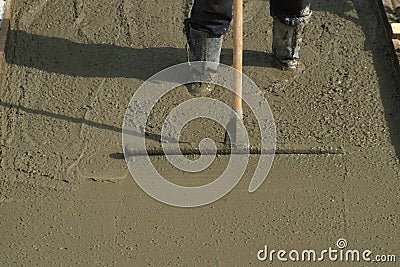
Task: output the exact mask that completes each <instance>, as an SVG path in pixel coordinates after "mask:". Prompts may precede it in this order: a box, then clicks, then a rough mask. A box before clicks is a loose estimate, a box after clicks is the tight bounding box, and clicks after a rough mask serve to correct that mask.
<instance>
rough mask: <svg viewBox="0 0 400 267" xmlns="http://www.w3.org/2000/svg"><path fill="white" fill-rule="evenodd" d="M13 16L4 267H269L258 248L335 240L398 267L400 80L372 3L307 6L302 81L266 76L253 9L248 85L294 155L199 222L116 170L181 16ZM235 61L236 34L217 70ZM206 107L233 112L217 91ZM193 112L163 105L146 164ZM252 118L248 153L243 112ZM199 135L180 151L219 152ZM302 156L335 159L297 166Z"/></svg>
mask: <svg viewBox="0 0 400 267" xmlns="http://www.w3.org/2000/svg"><path fill="white" fill-rule="evenodd" d="M16 6H17V9H16V15H15V27H14V29H13V30H12V31H11V35H10V43H9V46H8V58H7V61H8V63H9V66H8V69H7V76H6V84H5V86H4V88H2V89H1V91H0V93H1V102H0V110H1V113H0V120H1V123H2V124H1V151H0V156H1V157H0V158H1V162H0V167H1V168H0V174H1V177H2V178H1V179H0V209H1V214H2V215H1V216H0V227H1V230H0V232H1V233H2V241H1V245H0V246H1V252H0V255H1V256H0V264H1V265H4V266H21V265H25V266H32V265H42V266H53V265H62V266H75V265H88V266H92V265H93V266H96V265H98V266H113V265H114V266H145V265H150V266H199V265H200V266H248V265H253V266H266V265H267V263H268V262H259V261H258V260H257V256H256V254H257V251H258V250H259V249H262V248H263V246H264V245H266V244H267V245H269V246H271V247H273V248H275V249H280V248H282V249H299V250H300V249H316V250H319V249H321V250H322V249H325V248H327V247H329V246H333V247H334V245H335V242H336V241H337V240H338V239H339V238H345V239H346V240H347V241H348V242H349V247H350V248H354V249H371V250H372V251H373V252H374V253H375V254H385V253H386V254H396V255H398V256H399V258H398V261H400V251H398V247H399V240H400V238H399V237H400V235H399V231H398V224H399V215H398V214H399V201H400V194H399V180H398V178H399V167H398V157H399V149H400V137H399V136H400V135H399V126H398V125H399V122H400V112H399V95H398V92H399V91H398V89H399V88H398V78H397V76H396V72H395V68H394V65H393V54H392V53H391V50H390V49H391V47H390V43H389V41H388V40H387V39H386V38H385V32H384V26H383V21H382V20H381V18H380V16H379V12H378V7H377V5H376V3H375V2H374V1H373V0H369V1H361V0H358V1H344V0H340V1H328V0H324V1H315V3H313V10H314V16H313V18H312V21H311V23H310V24H309V25H308V27H307V29H306V33H305V36H304V46H303V48H302V51H301V52H302V54H301V56H302V61H303V62H304V64H305V65H306V70H305V72H304V73H302V74H301V75H296V77H294V75H293V74H288V73H285V72H281V71H278V70H275V69H273V68H271V64H270V63H271V62H270V51H271V36H272V29H271V27H270V25H271V18H270V17H268V16H267V8H268V2H266V1H250V2H247V3H246V6H245V18H252V19H245V25H244V26H245V36H244V38H245V50H246V51H245V59H244V65H245V66H244V72H245V74H247V75H248V76H249V77H251V78H252V79H253V80H254V81H255V82H256V83H257V85H258V86H259V87H260V89H261V90H262V92H263V93H264V95H265V97H266V98H267V100H268V102H269V104H270V106H271V110H272V112H273V114H274V118H275V123H276V127H277V148H278V149H286V148H288V147H289V148H293V149H292V150H291V151H290V153H288V154H290V155H284V154H281V155H278V156H277V158H276V160H275V162H274V164H273V167H272V170H271V172H270V174H269V176H268V178H267V180H266V182H265V183H264V184H263V185H262V187H261V188H260V189H259V190H258V191H256V192H255V193H253V194H249V193H248V192H247V187H248V183H249V181H250V178H251V169H252V168H254V164H256V163H255V162H256V161H257V156H253V158H252V160H251V161H250V164H249V168H248V170H247V172H246V175H245V177H244V178H243V179H242V181H241V182H240V183H239V185H238V186H237V187H236V188H235V189H234V190H233V191H232V192H231V193H230V194H228V195H227V196H226V197H225V198H223V199H221V200H219V201H217V202H215V203H213V204H210V205H207V206H204V207H201V208H196V209H180V208H173V207H170V206H167V205H164V204H161V203H159V202H157V201H155V200H153V199H152V198H150V197H149V196H147V195H146V194H145V193H144V192H143V191H141V190H140V188H139V187H138V186H137V185H136V184H135V183H134V181H133V179H131V176H130V174H129V172H128V170H127V167H126V164H125V162H124V160H123V159H121V157H118V155H121V153H122V148H121V146H122V145H121V131H122V129H121V127H122V126H121V125H122V120H123V116H124V112H125V109H126V107H127V105H128V103H129V101H130V99H131V97H132V95H133V94H134V92H135V90H136V89H137V88H138V87H139V86H140V85H141V84H142V83H143V82H144V81H145V80H146V79H148V78H149V77H150V76H151V75H153V74H155V73H156V72H158V71H160V70H162V69H164V68H166V67H168V66H171V65H174V64H177V63H181V62H184V61H185V53H186V52H185V49H184V45H185V40H184V36H183V34H181V22H182V19H183V13H184V11H183V4H182V3H180V2H179V3H178V2H174V3H165V2H161V1H158V0H151V1H146V2H125V1H79V0H76V1H71V2H65V1H44V0H35V1H29V2H28V1H22V0H19V1H16ZM260 10H265V12H260ZM166 25H168V26H166ZM231 51H232V38H231V33H229V34H228V36H227V37H226V40H225V42H224V51H223V55H222V62H223V63H226V64H230V63H231V61H232V58H231ZM212 96H213V97H215V98H217V99H221V101H226V102H227V103H229V99H228V98H227V96H226V94H225V93H224V92H223V91H216V92H213V94H212ZM189 98H190V96H189V95H188V94H187V93H186V92H185V91H184V90H183V88H180V89H177V90H175V91H174V92H172V93H171V95H169V96H166V97H165V98H164V99H162V101H161V102H160V104H159V105H158V106H157V107H156V109H155V111H154V113H153V114H154V116H153V117H152V120H151V121H150V123H152V124H153V125H152V127H151V128H149V129H148V130H149V132H150V134H151V135H150V136H153V137H154V138H149V140H148V143H147V144H148V146H149V147H150V148H157V147H159V142H158V139H157V136H158V135H159V134H160V129H161V128H160V121H161V118H163V117H164V116H166V114H167V113H168V111H169V110H170V109H171V108H172V107H173V106H174V105H177V104H178V103H180V102H182V101H185V100H187V99H189ZM245 118H247V119H246V120H245V123H247V126H248V129H249V132H250V133H251V136H250V137H251V140H255V141H254V142H255V143H257V139H258V137H259V136H258V134H259V133H258V132H257V131H256V130H255V129H254V125H255V124H254V121H253V119H252V116H251V114H250V113H249V112H248V110H247V109H245ZM204 127H207V122H204V121H203V122H199V123H198V124H196V123H193V124H191V125H190V127H188V128H186V129H185V131H184V134H183V136H182V138H183V139H185V140H187V141H194V142H196V140H199V139H201V138H202V137H212V138H213V139H215V140H217V141H221V140H222V138H223V129H222V128H214V129H213V131H208V132H204V131H203V129H204ZM298 147H301V148H302V149H303V150H301V151H304V148H306V149H307V148H309V149H311V150H312V149H315V148H317V149H318V148H330V147H331V148H340V149H341V150H343V151H344V153H343V154H339V155H329V154H328V155H318V154H316V155H304V154H302V153H300V152H301V151H300V150H296V148H298ZM296 154H298V155H296ZM300 154H302V155H300ZM113 155H114V156H113ZM115 155H117V156H115ZM226 160H227V157H225V156H221V157H219V158H218V160H217V161H216V162H215V163H214V164H213V166H212V167H211V168H210V169H209V170H207V172H206V173H203V174H201V175H197V176H196V175H188V174H184V173H182V172H180V171H178V170H176V169H172V168H171V167H170V165H169V164H168V163H167V162H166V160H165V159H164V158H163V157H154V158H153V159H152V161H153V163H154V165H155V166H157V168H158V169H159V171H160V172H161V173H164V174H165V175H166V176H168V177H169V179H170V180H171V181H173V182H175V183H177V184H183V185H192V186H193V185H198V184H203V183H206V182H208V181H211V180H213V179H215V176H217V175H218V174H219V173H220V172H221V170H222V169H223V167H224V166H225V162H226ZM268 264H270V263H268ZM272 265H273V266H286V265H287V266H308V264H305V263H302V264H301V265H297V263H295V264H293V265H290V263H281V262H274V263H272ZM371 265H372V264H371ZM379 265H383V266H386V265H385V264H379ZM310 266H321V265H319V263H315V264H314V265H313V264H310ZM323 266H350V265H348V263H343V262H324V265H323ZM351 266H370V265H369V264H368V263H361V262H360V263H352V264H351ZM387 266H396V263H391V264H389V263H388V264H387Z"/></svg>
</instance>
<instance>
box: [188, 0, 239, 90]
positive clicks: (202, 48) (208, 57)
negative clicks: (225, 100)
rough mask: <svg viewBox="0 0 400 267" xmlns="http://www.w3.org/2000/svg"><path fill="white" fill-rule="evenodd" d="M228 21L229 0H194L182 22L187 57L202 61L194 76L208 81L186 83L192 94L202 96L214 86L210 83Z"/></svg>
mask: <svg viewBox="0 0 400 267" xmlns="http://www.w3.org/2000/svg"><path fill="white" fill-rule="evenodd" d="M231 20H232V0H195V2H194V5H193V8H192V12H191V17H190V19H188V20H187V21H185V32H186V36H187V39H188V44H189V58H188V60H189V61H205V63H204V64H203V65H202V70H198V71H199V73H198V74H197V75H201V78H202V79H204V80H209V81H210V83H205V84H192V85H190V87H189V91H190V92H191V93H192V94H193V95H205V94H207V93H208V92H210V91H211V90H212V89H213V88H214V86H213V85H212V84H211V83H212V80H213V78H214V73H215V72H216V71H217V68H218V64H219V60H220V55H221V48H222V41H223V35H224V34H225V33H226V32H227V30H228V28H229V25H230V23H231ZM195 71H196V70H194V72H195Z"/></svg>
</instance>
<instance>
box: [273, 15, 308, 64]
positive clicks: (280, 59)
mask: <svg viewBox="0 0 400 267" xmlns="http://www.w3.org/2000/svg"><path fill="white" fill-rule="evenodd" d="M305 25H306V23H301V24H300V25H297V26H291V25H287V24H284V23H282V22H280V21H279V20H278V19H274V22H273V41H272V52H273V60H274V64H275V66H276V67H277V68H279V69H282V70H296V69H298V68H299V66H300V64H299V58H300V56H299V52H300V44H301V41H302V35H303V31H304V27H305Z"/></svg>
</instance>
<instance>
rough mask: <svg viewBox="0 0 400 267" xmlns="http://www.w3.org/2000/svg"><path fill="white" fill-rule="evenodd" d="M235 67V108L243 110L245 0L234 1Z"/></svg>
mask: <svg viewBox="0 0 400 267" xmlns="http://www.w3.org/2000/svg"><path fill="white" fill-rule="evenodd" d="M233 14H234V17H233V43H234V45H233V46H234V49H233V67H234V68H235V69H236V70H238V71H237V72H235V74H234V89H235V93H236V94H235V99H234V103H233V108H234V109H235V111H239V112H241V111H242V82H243V81H242V66H243V0H234V1H233Z"/></svg>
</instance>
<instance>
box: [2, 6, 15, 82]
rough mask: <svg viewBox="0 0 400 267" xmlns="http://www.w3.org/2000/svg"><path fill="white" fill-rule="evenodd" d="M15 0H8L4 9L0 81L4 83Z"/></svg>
mask: <svg viewBox="0 0 400 267" xmlns="http://www.w3.org/2000/svg"><path fill="white" fill-rule="evenodd" d="M14 8H15V0H7V3H6V9H5V11H4V17H3V19H2V21H1V29H0V82H1V85H2V86H3V85H4V80H5V79H4V78H5V74H6V66H7V61H6V49H7V41H8V37H9V33H10V29H11V24H12V20H13V16H14V10H15V9H14Z"/></svg>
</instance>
